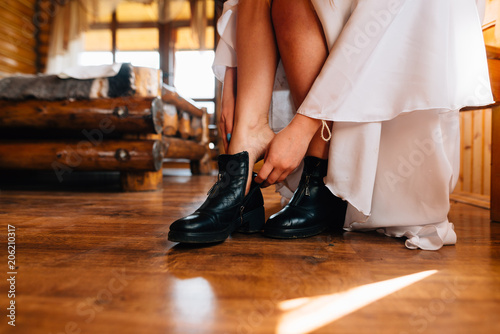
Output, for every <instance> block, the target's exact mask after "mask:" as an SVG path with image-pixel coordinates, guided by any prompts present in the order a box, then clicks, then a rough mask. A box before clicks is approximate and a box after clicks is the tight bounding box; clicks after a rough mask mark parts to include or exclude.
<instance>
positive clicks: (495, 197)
mask: <svg viewBox="0 0 500 334" xmlns="http://www.w3.org/2000/svg"><path fill="white" fill-rule="evenodd" d="M492 114H493V115H492V133H493V134H494V135H493V137H492V140H491V220H493V221H496V222H500V107H498V108H494V109H493V111H492Z"/></svg>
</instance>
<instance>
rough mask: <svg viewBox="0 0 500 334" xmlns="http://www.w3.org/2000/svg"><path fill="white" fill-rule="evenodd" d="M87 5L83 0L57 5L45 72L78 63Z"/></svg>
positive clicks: (85, 26) (55, 70) (82, 46)
mask: <svg viewBox="0 0 500 334" xmlns="http://www.w3.org/2000/svg"><path fill="white" fill-rule="evenodd" d="M87 19H88V7H87V4H86V3H85V2H84V1H83V0H73V1H70V2H69V3H67V4H66V5H65V6H62V7H58V9H57V12H56V15H55V17H54V21H53V23H52V29H51V33H50V42H49V53H48V62H47V69H46V73H47V74H58V73H60V72H62V71H64V70H65V69H66V68H69V67H73V66H76V65H78V55H79V53H80V52H82V51H83V48H84V45H83V43H84V41H83V37H82V34H83V32H84V31H86V30H87V27H88V21H87Z"/></svg>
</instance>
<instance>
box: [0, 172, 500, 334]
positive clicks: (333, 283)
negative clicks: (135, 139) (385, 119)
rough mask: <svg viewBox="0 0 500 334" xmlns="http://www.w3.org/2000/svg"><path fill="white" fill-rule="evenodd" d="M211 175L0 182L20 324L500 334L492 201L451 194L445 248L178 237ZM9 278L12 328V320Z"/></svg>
mask: <svg viewBox="0 0 500 334" xmlns="http://www.w3.org/2000/svg"><path fill="white" fill-rule="evenodd" d="M213 180H214V177H213V176H196V177H190V176H185V175H182V174H178V173H177V174H176V175H175V176H166V177H165V178H164V182H165V183H164V190H163V191H162V192H151V193H120V192H115V189H111V190H107V189H108V188H106V187H102V186H100V184H99V182H100V181H99V180H94V181H95V182H94V183H92V182H90V183H88V182H87V183H85V184H83V185H82V184H80V185H78V184H71V186H69V187H61V186H58V187H54V189H49V188H50V187H48V186H45V187H39V186H38V187H29V186H26V185H24V186H22V187H16V186H13V184H15V182H10V183H9V185H8V186H5V185H0V189H1V190H0V221H1V223H2V224H1V227H0V228H1V229H2V231H1V232H0V234H1V237H2V240H3V241H2V242H3V243H5V242H6V240H7V238H6V235H7V229H8V225H9V224H10V225H12V226H15V228H16V232H15V233H16V266H17V269H16V270H17V276H16V286H15V290H16V298H15V302H16V304H15V305H16V328H15V330H14V331H16V332H17V333H30V334H31V333H34V334H36V333H45V334H46V333H53V334H56V333H57V334H59V333H169V334H170V333H182V334H185V333H216V334H225V333H228V334H232V333H282V334H283V333H287V334H288V333H310V332H313V333H398V334H402V333H472V332H473V333H495V332H500V322H499V321H498V312H499V310H500V224H498V223H490V222H489V220H488V215H489V212H488V211H487V210H484V209H479V208H475V207H471V206H467V205H465V204H457V203H454V204H452V211H451V213H450V220H451V221H453V222H454V223H455V226H456V230H457V234H458V236H459V243H458V244H457V245H456V246H447V247H444V248H443V249H441V250H439V251H436V252H431V251H411V250H408V249H406V248H405V247H404V241H403V240H399V239H392V238H388V237H385V236H383V235H379V234H377V233H343V234H339V233H337V234H332V233H324V234H321V235H319V236H315V237H312V238H308V239H302V240H272V239H267V238H264V237H263V236H261V235H258V234H256V235H243V234H235V235H234V236H233V237H231V238H230V239H228V240H227V241H226V242H224V243H221V244H217V245H211V246H210V247H187V246H182V245H175V244H173V243H170V242H168V241H167V240H166V235H167V232H168V226H169V224H170V223H171V222H172V221H173V220H174V219H176V218H178V217H181V216H183V215H186V214H188V213H190V212H191V211H193V210H194V209H195V208H196V207H197V206H198V205H199V204H200V203H201V202H202V201H203V200H204V198H205V194H206V192H207V191H208V189H209V188H210V187H211V185H212V182H213ZM265 199H266V213H267V215H270V214H271V213H273V212H275V211H277V210H278V208H279V198H278V196H277V195H276V194H274V192H273V190H272V189H266V190H265ZM1 249H3V255H1V256H2V257H3V258H4V260H5V266H6V265H7V264H6V262H7V250H6V249H7V247H6V245H4V246H3V247H1ZM4 272H5V273H4V277H6V276H7V274H6V272H7V270H4ZM7 283H8V282H7V281H6V280H5V279H3V280H0V296H1V297H0V300H1V301H2V303H1V305H3V306H2V309H3V310H4V311H0V315H1V316H2V318H3V319H4V320H3V321H2V324H0V328H2V330H1V332H5V331H4V330H6V329H7V328H8V327H10V326H9V325H8V324H7V321H9V319H8V318H7V317H6V315H7V312H8V311H7V310H6V308H7V305H8V302H9V300H8V299H7V292H8V291H9V285H8V284H7Z"/></svg>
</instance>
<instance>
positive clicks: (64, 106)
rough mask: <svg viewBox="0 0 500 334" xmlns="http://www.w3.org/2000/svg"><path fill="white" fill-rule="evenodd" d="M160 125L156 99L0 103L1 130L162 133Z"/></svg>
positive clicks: (160, 115)
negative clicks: (91, 130)
mask: <svg viewBox="0 0 500 334" xmlns="http://www.w3.org/2000/svg"><path fill="white" fill-rule="evenodd" d="M163 122H164V117H163V107H162V102H161V100H160V99H159V98H156V99H153V98H136V97H131V98H129V97H127V98H116V99H96V100H85V101H40V100H28V101H6V100H0V128H31V129H64V130H85V129H87V130H89V129H99V130H101V131H102V132H104V133H105V134H106V133H110V132H132V133H144V132H154V133H161V132H162V130H163ZM106 131H107V132H106Z"/></svg>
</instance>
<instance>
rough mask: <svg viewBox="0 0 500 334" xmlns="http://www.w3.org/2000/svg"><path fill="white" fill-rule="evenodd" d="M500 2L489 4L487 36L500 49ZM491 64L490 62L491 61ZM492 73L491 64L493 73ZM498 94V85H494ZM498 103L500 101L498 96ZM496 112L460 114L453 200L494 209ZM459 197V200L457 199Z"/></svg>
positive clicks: (493, 1) (485, 38) (488, 2)
mask: <svg viewBox="0 0 500 334" xmlns="http://www.w3.org/2000/svg"><path fill="white" fill-rule="evenodd" d="M499 6H500V1H499V0H487V1H486V14H485V19H484V26H483V35H484V40H485V44H486V45H487V46H494V47H500V40H498V38H497V36H496V34H495V29H496V21H497V16H498V13H499V10H500V8H499ZM489 61H490V60H489ZM491 70H492V67H491V64H490V72H491ZM492 84H493V88H494V91H497V90H498V88H500V87H496V86H495V85H497V84H498V83H496V82H492ZM495 100H497V101H498V100H499V97H498V96H495ZM491 129H492V110H491V109H484V110H470V111H462V112H461V113H460V130H461V148H460V156H461V157H460V159H461V160H460V177H459V180H458V184H457V187H456V188H455V192H454V195H453V196H452V198H453V199H457V198H459V199H461V200H464V201H465V202H468V203H473V204H478V205H480V206H484V207H488V208H489V207H490V196H491V146H492V131H491ZM457 196H458V197H457Z"/></svg>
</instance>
